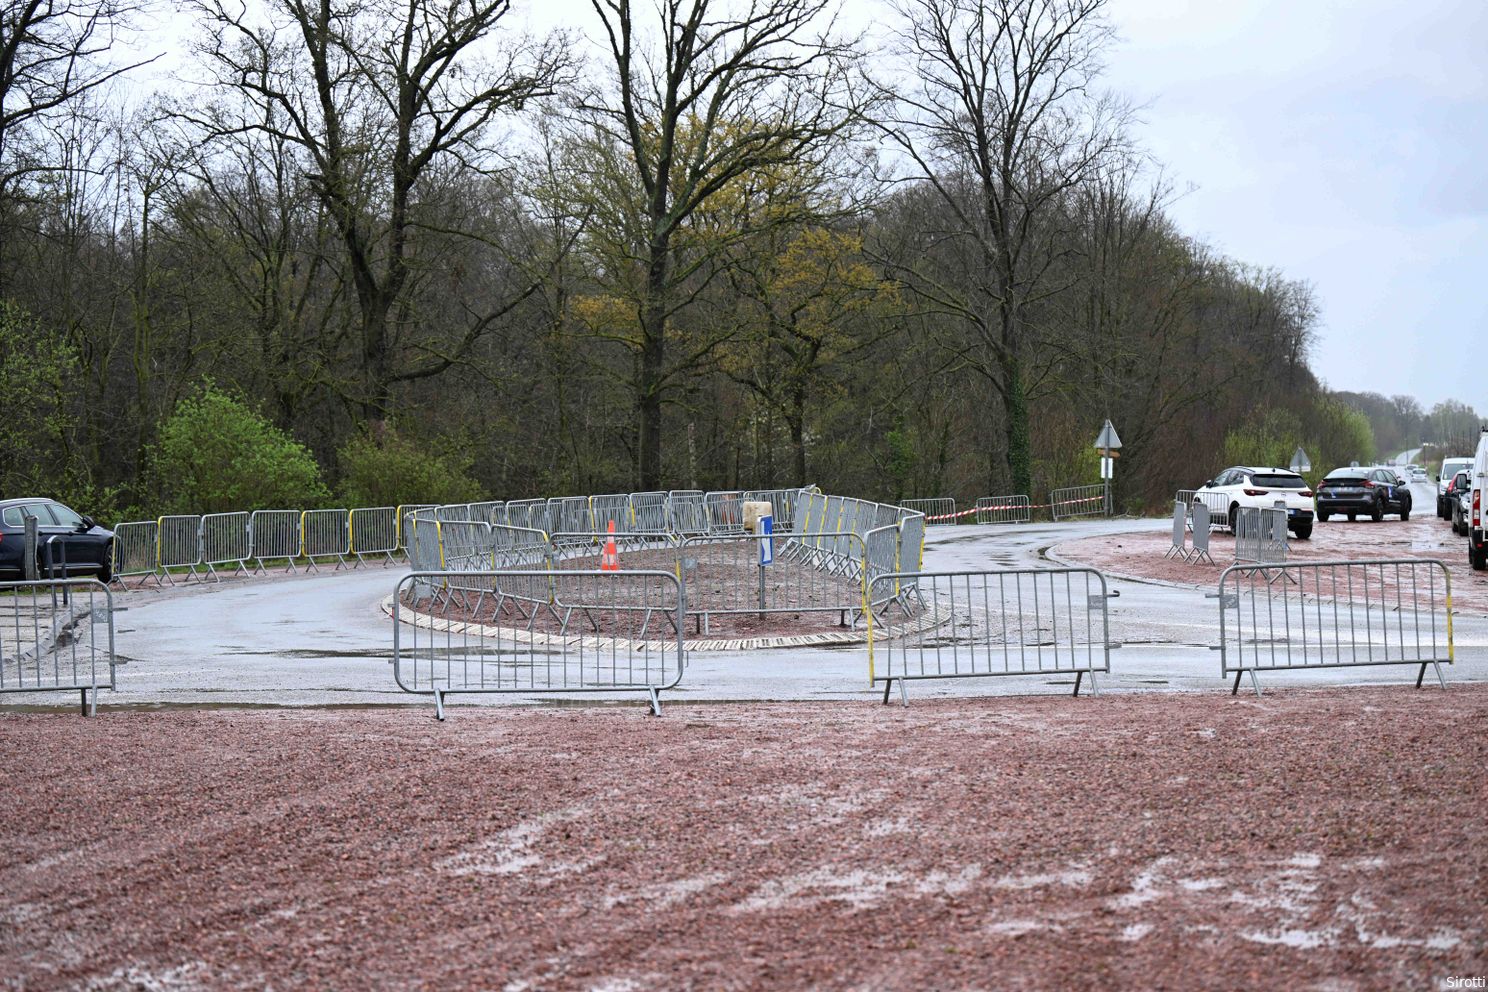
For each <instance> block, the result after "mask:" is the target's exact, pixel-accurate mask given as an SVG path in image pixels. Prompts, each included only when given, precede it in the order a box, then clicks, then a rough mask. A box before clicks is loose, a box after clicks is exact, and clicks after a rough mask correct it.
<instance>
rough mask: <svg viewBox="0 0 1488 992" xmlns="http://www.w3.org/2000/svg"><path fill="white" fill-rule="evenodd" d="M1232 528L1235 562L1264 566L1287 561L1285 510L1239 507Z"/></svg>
mask: <svg viewBox="0 0 1488 992" xmlns="http://www.w3.org/2000/svg"><path fill="white" fill-rule="evenodd" d="M1234 525H1235V526H1234V531H1235V561H1236V562H1238V563H1245V562H1249V563H1263V564H1264V563H1271V562H1282V561H1286V556H1287V511H1286V510H1284V509H1273V508H1271V507H1257V506H1242V507H1240V508H1239V509H1238V510H1236V512H1235V521H1234Z"/></svg>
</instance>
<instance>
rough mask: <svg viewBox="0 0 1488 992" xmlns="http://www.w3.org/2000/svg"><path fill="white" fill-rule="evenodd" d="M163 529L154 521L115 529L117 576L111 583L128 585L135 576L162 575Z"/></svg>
mask: <svg viewBox="0 0 1488 992" xmlns="http://www.w3.org/2000/svg"><path fill="white" fill-rule="evenodd" d="M159 553H160V525H159V524H158V523H156V522H155V521H154V520H132V521H129V522H127V523H122V524H118V525H116V526H115V527H114V574H113V578H112V579H111V580H110V581H112V582H117V583H119V585H121V586H123V585H125V582H124V580H125V579H127V578H130V577H131V576H135V575H148V576H153V577H154V579H155V583H156V584H157V585H159V584H161V582H160V571H159V560H160V559H159Z"/></svg>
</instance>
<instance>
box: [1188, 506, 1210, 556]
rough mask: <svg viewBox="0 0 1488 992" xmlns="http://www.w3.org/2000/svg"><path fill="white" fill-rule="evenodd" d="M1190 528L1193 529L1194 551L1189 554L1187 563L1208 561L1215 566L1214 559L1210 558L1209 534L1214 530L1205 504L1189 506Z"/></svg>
mask: <svg viewBox="0 0 1488 992" xmlns="http://www.w3.org/2000/svg"><path fill="white" fill-rule="evenodd" d="M1188 519H1189V526H1190V527H1192V529H1193V550H1192V551H1190V552H1189V553H1188V558H1187V561H1189V562H1196V561H1207V562H1208V563H1209V564H1211V565H1213V564H1214V563H1215V562H1214V559H1213V558H1211V557H1210V556H1209V534H1210V532H1211V530H1212V528H1211V527H1210V526H1209V507H1207V506H1205V505H1204V504H1203V503H1190V504H1188Z"/></svg>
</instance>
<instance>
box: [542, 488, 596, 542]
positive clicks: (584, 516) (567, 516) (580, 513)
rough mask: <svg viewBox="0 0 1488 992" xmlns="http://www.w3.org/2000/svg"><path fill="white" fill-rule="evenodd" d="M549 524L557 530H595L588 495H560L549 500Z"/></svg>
mask: <svg viewBox="0 0 1488 992" xmlns="http://www.w3.org/2000/svg"><path fill="white" fill-rule="evenodd" d="M548 524H549V526H550V527H552V529H553V530H555V531H566V532H569V533H574V532H578V531H586V530H594V529H595V528H594V518H593V517H592V516H591V515H590V513H589V497H588V496H559V497H556V498H554V499H550V500H548Z"/></svg>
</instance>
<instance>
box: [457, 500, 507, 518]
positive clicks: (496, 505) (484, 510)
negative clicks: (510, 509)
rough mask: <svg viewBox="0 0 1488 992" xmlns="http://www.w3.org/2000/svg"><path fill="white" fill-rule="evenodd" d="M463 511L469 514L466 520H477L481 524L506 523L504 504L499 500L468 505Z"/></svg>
mask: <svg viewBox="0 0 1488 992" xmlns="http://www.w3.org/2000/svg"><path fill="white" fill-rule="evenodd" d="M465 509H466V510H467V511H468V512H469V514H470V515H469V516H468V517H466V518H465V519H467V520H479V521H481V522H482V523H488V524H499V523H505V522H506V504H505V503H503V502H501V501H500V500H487V501H486V502H484V503H469V504H467V505H466V507H465Z"/></svg>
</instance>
